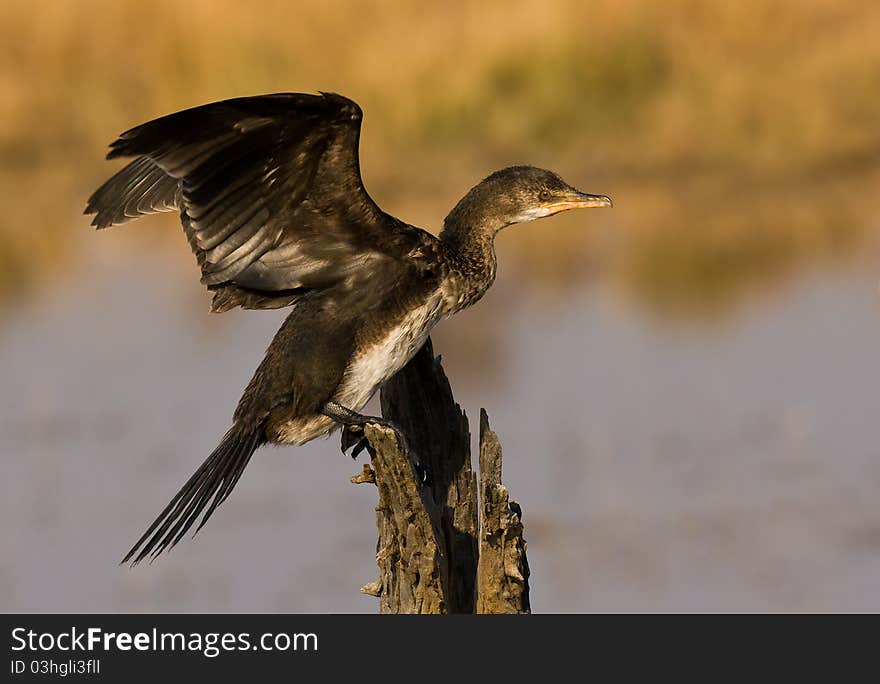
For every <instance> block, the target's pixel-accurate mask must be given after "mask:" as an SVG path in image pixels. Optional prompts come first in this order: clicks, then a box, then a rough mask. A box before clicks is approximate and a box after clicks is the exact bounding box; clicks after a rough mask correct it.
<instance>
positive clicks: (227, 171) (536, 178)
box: [85, 93, 611, 563]
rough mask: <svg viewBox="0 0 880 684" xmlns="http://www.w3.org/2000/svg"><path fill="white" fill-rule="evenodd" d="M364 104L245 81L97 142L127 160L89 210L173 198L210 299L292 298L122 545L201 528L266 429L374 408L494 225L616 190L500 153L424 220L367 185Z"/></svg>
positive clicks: (333, 419) (281, 430)
mask: <svg viewBox="0 0 880 684" xmlns="http://www.w3.org/2000/svg"><path fill="white" fill-rule="evenodd" d="M361 118H362V113H361V109H360V107H358V105H357V104H356V103H355V102H353V101H351V100H349V99H347V98H345V97H342V96H340V95H336V94H330V93H321V94H318V95H310V94H302V93H282V94H275V95H264V96H258V97H243V98H236V99H231V100H225V101H222V102H215V103H212V104H207V105H203V106H201V107H195V108H193V109H187V110H184V111H181V112H177V113H176V114H171V115H169V116H165V117H162V118H160V119H156V120H154V121H150V122H148V123H145V124H143V125H141V126H137V127H135V128H132V129H131V130H129V131H126V132H125V133H123V134H122V135H120V136H119V139H118V140H116V142H114V143H113V144H112V145H111V146H110V152H109V153H108V154H107V158H108V159H113V158H115V157H133V158H134V160H133V161H132V162H130V163H129V164H128V165H127V166H125V167H124V168H123V169H122V170H121V171H119V172H118V173H117V174H116V175H114V176H113V177H112V178H110V180H108V181H107V182H106V183H104V185H102V186H101V187H100V188H98V190H97V191H95V193H94V194H93V195H92V196H91V197H90V198H89V201H88V206H87V207H86V210H85V213H87V214H94V215H95V217H94V220H93V221H92V225H94V226H96V227H97V228H99V229H100V228H106V227H108V226H112V225H116V224H120V223H125V222H127V221H130V220H132V219H136V218H138V217H140V216H143V215H146V214H152V213H155V212H160V211H174V210H179V211H180V219H181V222H182V223H183V230H184V232H185V233H186V236H187V239H188V240H189V244H190V247H191V248H192V250H193V252H194V253H195V255H196V259H197V260H198V264H199V266H200V267H201V271H202V283H203V284H204V285H206V286H207V288H208V290H210V291H211V292H213V302H212V306H211V310H212V311H215V312H221V311H228V310H229V309H232V308H234V307H236V306H239V307H242V308H243V309H274V308H278V307H285V306H290V307H292V311H291V313H290V315H289V316H288V317H287V319H286V320H285V321H284V323H283V325H282V326H281V328H280V330H279V331H278V333H277V334H276V335H275V338H274V339H273V340H272V342H271V343H270V345H269V347H268V349H267V351H266V355H265V358H264V359H263V361H262V363H260V365H259V367H258V368H257V370H256V372H255V373H254V376H253V378H252V379H251V381H250V382H249V383H248V385H247V387H246V389H245V390H244V394H243V395H242V397H241V399H240V401H239V403H238V406H237V408H236V410H235V413H234V415H233V419H232V427H231V428H230V429H229V431H228V432H227V433H226V435H225V436H224V437H223V439H222V441H221V442H220V445H219V446H218V447H217V448H216V449H215V450H214V451H213V453H212V454H211V455H210V456H208V458H207V460H206V461H205V462H204V463H203V464H202V465H201V467H199V469H198V470H197V471H196V472H195V474H194V475H193V476H192V477H191V478H190V479H189V481H188V482H187V483H186V484H185V485H184V486H183V488H182V489H181V490H180V492H178V494H177V495H176V496H175V497H174V498H173V499H172V500H171V503H169V504H168V506H167V507H166V508H165V510H164V511H162V513H161V514H160V515H159V517H158V518H157V519H156V521H155V522H154V523H153V524H152V525H151V526H150V528H149V529H148V530H147V531H146V533H145V534H144V535H143V536H142V537H141V538H140V539H139V540H138V541H137V543H136V544H135V545H134V547H133V548H132V549H131V550H130V551H129V552H128V554H127V555H126V556H125V558H124V560H123V562H129V561H131V562H132V563H137V562H139V561H141V560H142V559H144V558H146V557H147V556H153V557H155V556H157V555H158V554H160V553H161V552H162V551H163V550H164V549H166V548H168V547H171V546H173V545H174V544H176V543H177V542H178V541H179V540H180V539H181V537H182V536H183V535H184V533H186V531H187V530H188V529H190V528H191V526H192V525H193V524H194V523H195V522H196V519H197V518H198V516H199V515H202V517H201V521H200V523H199V525H198V528H197V530H198V529H200V528H201V526H202V525H204V524H205V522H207V520H208V518H210V517H211V514H212V513H213V512H214V510H215V509H216V508H217V506H219V505H220V504H221V503H223V501H224V500H225V499H226V497H227V496H229V494H230V492H231V491H232V489H233V487H235V484H236V482H238V479H239V477H241V473H242V471H243V470H244V468H245V466H247V464H248V461H249V460H250V458H251V455H252V454H253V453H254V451H255V450H256V449H257V448H258V447H260V446H261V445H263V444H266V443H267V442H272V443H275V444H303V443H305V442H308V441H309V440H311V439H314V438H315V437H318V436H320V435H324V434H327V433H328V432H330V431H331V430H332V429H334V428H336V427H339V426H343V429H344V430H345V429H346V427H347V428H348V429H350V430H351V431H352V433H353V434H356V433H357V428H360V429H361V431H362V428H363V425H364V424H366V423H370V422H376V423H385V422H384V421H383V420H382V419H381V418H377V417H373V416H365V415H361V414H360V413H359V411H360V410H361V409H362V408H363V406H364V405H365V404H366V403H367V401H368V400H369V399H370V397H372V396H373V394H374V393H375V392H376V390H377V389H378V388H379V387H381V386H382V384H383V383H384V382H385V381H386V380H388V379H389V378H390V377H391V376H392V375H393V374H394V373H395V372H397V371H398V370H399V369H400V368H402V367H403V366H404V365H405V364H406V363H407V361H409V360H410V358H412V356H413V355H414V354H415V353H416V352H417V351H418V350H419V348H420V347H421V345H422V344H423V343H424V341H425V339H426V338H427V336H428V333H429V331H430V330H431V328H432V327H433V326H434V325H435V324H437V323H438V322H439V321H440V320H441V319H442V318H445V317H446V316H449V315H451V314H453V313H455V312H456V311H459V310H460V309H463V308H465V307H467V306H470V305H471V304H473V303H474V302H476V301H477V300H478V299H480V298H481V297H482V296H483V294H484V293H485V292H486V290H487V289H488V288H489V286H490V285H491V284H492V282H493V280H494V279H495V267H496V261H495V248H494V240H495V236H496V234H497V233H498V231H500V230H501V229H502V228H505V227H506V226H509V225H512V224H514V223H521V222H523V221H531V220H533V219H537V218H542V217H545V216H551V215H553V214H556V213H558V212H561V211H566V210H568V209H578V208H581V207H605V206H611V200H610V199H609V198H608V197H606V196H604V195H588V194H585V193H582V192H580V191H578V190H575V189H574V188H573V187H571V186H570V185H568V184H567V183H565V182H564V181H563V180H562V179H561V178H560V177H559V176H558V175H556V174H555V173H552V172H551V171H545V170H543V169H537V168H534V167H530V166H513V167H510V168H506V169H502V170H501V171H496V172H495V173H493V174H492V175H490V176H488V177H487V178H485V179H484V180H483V181H481V182H480V183H479V184H477V185H476V186H475V187H474V188H472V189H471V190H470V192H468V193H467V195H465V196H464V198H463V199H462V200H461V201H460V202H459V203H458V204H457V205H456V206H455V208H454V209H453V210H452V211H451V212H450V213H449V215H448V216H447V217H446V219H445V221H444V225H443V230H442V232H441V233H440V236H439V238H438V237H435V236H434V235H431V234H430V233H428V232H426V231H424V230H422V229H420V228H416V227H415V226H411V225H409V224H407V223H404V222H403V221H401V220H399V219H396V218H394V217H393V216H389V215H388V214H386V213H385V212H384V211H382V210H381V209H380V208H379V207H378V206H377V205H376V204H375V202H373V200H372V199H371V198H370V196H369V194H367V191H366V190H365V189H364V185H363V182H362V181H361V175H360V166H359V161H358V139H359V136H360V127H361ZM385 424H387V423H385ZM344 436H345V434H344ZM343 441H344V444H345V442H346V441H349V443H350V440H345V439H344V440H343Z"/></svg>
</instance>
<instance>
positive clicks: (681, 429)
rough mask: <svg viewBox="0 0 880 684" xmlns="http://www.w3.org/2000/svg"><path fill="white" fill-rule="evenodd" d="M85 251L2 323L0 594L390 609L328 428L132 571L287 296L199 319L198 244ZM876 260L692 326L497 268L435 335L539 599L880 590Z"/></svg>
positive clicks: (658, 601) (835, 599) (594, 291)
mask: <svg viewBox="0 0 880 684" xmlns="http://www.w3.org/2000/svg"><path fill="white" fill-rule="evenodd" d="M89 249H90V250H91V253H90V255H88V256H83V257H82V258H81V259H79V261H80V263H81V267H80V268H79V269H78V271H77V273H76V274H75V275H74V276H73V277H71V278H70V279H68V280H66V281H64V282H62V283H61V284H60V285H57V284H56V288H57V289H56V290H55V291H54V292H52V293H45V294H44V295H43V296H41V297H40V298H39V299H38V300H37V301H35V302H34V303H33V305H32V306H30V307H28V308H27V309H26V310H20V311H15V312H8V313H7V314H6V316H5V318H4V323H3V328H2V331H0V374H2V377H3V379H4V386H5V391H4V392H3V394H2V395H0V451H2V454H3V458H2V469H3V472H2V480H3V483H4V485H3V486H4V493H3V496H2V497H0V501H2V503H0V521H2V522H0V529H2V532H3V534H2V539H3V555H2V559H0V599H2V606H0V607H2V608H3V609H4V610H9V611H48V610H52V611H58V610H61V611H126V610H140V611H276V610H286V611H366V612H372V611H374V610H375V609H376V603H375V599H372V598H370V597H366V596H361V595H359V594H358V588H359V587H360V586H361V585H362V584H364V583H366V582H368V581H370V580H372V579H373V578H374V574H375V563H374V560H373V554H374V552H375V528H374V520H373V514H372V509H373V506H374V504H375V499H376V495H375V492H374V491H373V490H371V489H370V488H369V487H365V486H354V485H351V484H349V482H348V478H349V476H350V475H352V474H354V473H355V472H356V471H357V470H358V469H359V466H357V465H354V464H352V463H351V461H350V460H349V459H348V458H347V457H345V456H343V455H341V454H340V453H339V451H338V444H337V442H336V440H335V439H332V440H330V441H326V440H320V441H318V442H315V443H312V444H310V445H307V446H306V447H302V448H293V447H290V448H264V449H263V450H261V451H260V452H258V455H257V457H255V459H254V461H253V462H252V465H251V466H250V468H249V469H248V474H247V475H246V476H245V477H244V478H243V479H242V481H241V482H240V484H239V486H238V488H237V489H236V493H235V495H234V496H232V497H231V498H230V499H229V501H228V502H227V503H226V504H225V505H224V506H223V507H222V508H221V509H220V510H219V511H218V512H217V513H216V515H215V516H214V518H213V519H212V521H211V524H210V525H208V526H207V527H206V528H205V529H203V530H202V532H200V533H199V535H198V538H197V540H196V541H195V542H191V541H187V542H185V543H182V544H181V545H180V546H179V547H177V548H176V549H175V550H174V551H173V552H172V553H171V554H170V555H167V556H165V557H163V558H162V559H161V560H160V561H158V562H156V563H154V564H153V565H151V566H148V565H145V566H142V567H139V568H137V569H135V570H130V569H127V568H122V567H119V566H118V565H117V562H118V560H119V559H120V558H121V556H122V555H123V553H124V552H125V551H126V550H127V548H128V547H129V545H130V544H131V543H132V542H133V541H134V540H135V539H136V538H137V536H139V534H140V532H141V531H142V529H143V527H144V526H145V525H146V524H147V523H149V522H150V521H151V520H152V519H153V517H154V516H155V514H156V513H157V512H158V511H159V510H160V508H161V507H162V506H163V505H164V504H165V502H166V501H167V499H168V498H169V497H170V496H171V495H172V494H173V493H174V492H175V491H176V490H177V488H178V486H179V485H180V484H181V483H182V482H183V481H184V480H185V479H186V478H187V477H188V476H189V475H190V474H191V472H192V471H193V470H194V469H195V467H196V466H197V465H198V464H199V463H200V462H201V461H202V459H203V458H204V456H205V455H206V454H207V453H209V452H210V450H211V449H212V448H213V447H214V445H215V442H216V441H217V439H219V437H220V436H221V435H222V433H223V431H224V430H225V429H226V427H227V421H228V418H229V415H230V414H231V411H232V409H233V407H234V404H235V401H236V400H237V398H238V395H239V392H240V390H241V388H242V387H243V386H244V384H245V383H246V382H247V380H248V379H249V377H250V374H251V372H252V370H253V368H254V367H255V365H256V363H257V362H258V359H259V357H260V354H261V353H262V350H263V349H264V347H265V345H266V344H267V342H268V340H269V338H270V337H271V335H272V334H273V332H274V330H275V329H276V327H277V325H278V323H279V321H280V320H281V318H282V317H283V315H284V314H283V312H246V313H245V312H232V313H229V314H224V315H223V316H210V315H208V314H207V313H204V312H205V311H206V310H207V305H208V297H207V295H204V294H203V293H202V292H201V291H200V290H199V286H198V285H197V282H196V277H195V275H194V273H195V268H194V266H193V265H192V264H191V263H189V261H191V259H190V255H188V254H183V253H182V250H181V253H177V252H174V253H173V254H172V253H170V252H169V254H167V255H165V254H163V255H161V256H157V257H156V260H157V261H162V262H163V263H165V262H166V261H167V262H168V263H171V264H172V265H173V266H175V267H172V268H171V269H170V270H169V271H168V273H167V274H166V275H165V276H164V277H163V279H162V280H156V279H155V278H152V277H150V274H148V273H146V272H145V270H144V269H143V268H142V267H136V266H134V264H135V263H137V262H136V261H135V259H134V256H135V254H134V253H133V252H132V251H131V250H128V249H120V248H119V247H118V245H117V244H115V243H113V241H108V240H93V241H90V242H89ZM114 250H116V251H114ZM874 261H875V263H870V264H863V265H861V266H858V267H852V268H850V269H849V270H848V271H847V272H846V273H836V274H832V273H827V274H824V275H818V276H812V277H806V276H805V277H801V278H800V279H798V280H795V281H794V282H792V283H791V285H790V286H789V287H788V288H787V289H786V290H785V291H784V292H782V293H777V294H775V295H774V296H773V297H760V298H757V299H755V300H754V301H755V306H753V307H752V308H751V309H750V310H748V311H746V312H744V313H743V314H742V315H741V316H739V317H737V318H735V319H733V320H730V321H727V322H726V323H725V324H724V325H723V327H720V328H716V329H706V328H701V329H698V330H693V329H689V328H686V329H675V328H673V329H671V330H670V329H666V328H663V327H659V328H658V327H655V326H653V325H650V324H646V323H645V321H644V320H643V319H642V318H641V317H639V316H637V315H635V314H634V313H633V312H632V311H631V310H630V309H629V308H627V307H626V306H625V305H622V304H620V302H619V301H618V300H617V299H616V298H615V297H616V295H614V294H613V293H612V291H609V290H607V289H606V288H605V287H604V286H596V287H593V288H590V289H583V290H582V291H569V292H568V293H567V295H566V298H565V300H564V301H563V302H561V303H560V302H556V303H555V304H554V305H553V306H552V307H551V308H548V306H547V303H546V301H545V300H543V299H539V298H538V297H537V296H532V295H529V292H530V291H531V288H530V285H529V278H530V276H529V274H527V273H519V274H517V273H514V272H513V270H511V269H507V270H504V269H502V272H501V274H500V276H499V282H498V285H497V286H496V289H495V290H493V292H491V293H490V294H489V295H488V296H487V298H486V300H485V301H483V302H482V303H480V304H479V305H478V307H477V308H476V309H474V310H472V311H469V312H464V313H463V314H461V315H460V316H459V317H457V318H456V320H454V321H448V322H446V323H445V324H444V325H443V326H442V327H441V329H440V330H438V332H437V334H436V335H435V348H436V349H437V350H438V352H441V353H442V354H443V356H444V360H445V365H446V368H447V372H448V373H449V375H450V378H451V380H452V382H453V386H454V387H455V389H456V393H457V398H458V399H459V401H460V402H461V403H462V405H463V406H464V407H465V408H466V409H467V411H468V414H469V415H470V416H471V417H474V416H476V414H477V410H478V409H479V407H480V406H485V407H487V409H488V410H489V413H490V416H491V418H492V422H493V427H494V428H495V429H496V430H497V431H498V433H499V435H500V436H501V439H502V442H503V444H504V447H505V457H506V458H505V481H506V483H507V484H508V486H509V487H510V489H511V492H512V495H513V497H514V498H516V499H517V500H519V501H520V502H521V503H522V505H523V508H524V512H525V522H526V536H527V538H528V541H529V555H530V564H531V566H532V569H533V606H534V609H535V610H536V611H540V612H547V611H562V610H565V611H588V610H643V609H647V610H764V609H771V610H773V609H785V610H789V609H799V610H808V609H812V610H832V609H837V610H864V609H871V610H880V508H878V506H877V503H876V501H877V491H878V488H880V446H878V445H880V440H878V439H877V433H878V430H880V428H878V425H877V419H876V407H877V405H878V402H877V398H878V393H880V389H878V388H880V365H878V363H877V350H878V349H880V310H878V305H877V296H876V286H877V274H878V273H880V263H876V262H877V261H878V260H876V259H875V260H874ZM179 264H185V267H182V268H177V267H176V266H177V265H179ZM193 302H195V303H196V304H197V305H196V306H194V305H193Z"/></svg>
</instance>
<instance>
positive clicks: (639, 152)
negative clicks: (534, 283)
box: [0, 0, 880, 316]
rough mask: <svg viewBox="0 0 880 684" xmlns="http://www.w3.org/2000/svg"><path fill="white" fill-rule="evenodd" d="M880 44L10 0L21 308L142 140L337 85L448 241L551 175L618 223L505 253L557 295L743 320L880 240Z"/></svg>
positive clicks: (733, 19) (282, 7) (730, 20)
mask: <svg viewBox="0 0 880 684" xmlns="http://www.w3.org/2000/svg"><path fill="white" fill-rule="evenodd" d="M878 35H880V5H877V3H873V2H870V1H867V0H850V1H849V2H847V3H840V2H832V1H830V0H802V1H800V2H795V1H793V0H751V1H750V2H748V3H736V4H735V3H724V2H720V1H716V0H707V1H702V2H700V1H696V0H669V1H667V2H664V3H656V2H649V1H647V0H623V1H620V0H618V1H611V0H600V1H596V2H590V3H583V2H575V1H559V2H548V1H547V0H544V1H538V0H521V1H518V2H516V1H512V0H508V1H506V2H495V1H491V2H481V3H465V2H442V3H440V2H437V3H424V2H419V3H412V4H406V3H401V2H391V1H388V0H384V1H378V2H357V1H352V2H343V1H342V0H330V1H329V2H323V3H320V4H319V3H315V4H304V3H286V2H249V3H238V2H233V1H232V0H213V1H208V0H194V1H190V2H180V1H179V0H178V1H174V2H172V1H170V0H153V1H151V2H125V1H120V0H116V1H115V2H111V1H109V0H83V1H81V2H74V1H73V0H70V1H68V2H62V1H52V0H36V1H30V2H23V1H21V0H12V1H10V0H7V1H6V2H5V3H3V4H2V5H0V193H2V195H0V199H2V202H3V204H2V206H3V211H2V214H0V298H4V297H5V298H10V297H20V296H22V295H23V293H26V292H28V291H29V290H31V289H33V288H35V287H38V286H40V285H41V284H43V283H45V282H46V280H47V277H48V276H49V274H52V273H57V272H62V271H63V270H64V268H65V265H66V264H67V263H69V261H70V259H71V258H73V255H74V254H75V252H76V250H77V249H81V248H83V247H82V246H83V244H84V243H86V242H87V241H88V240H90V239H92V238H93V236H90V235H88V233H87V232H86V230H85V227H86V225H87V223H88V221H87V220H86V219H84V218H83V217H81V216H80V215H79V214H80V212H81V210H82V206H83V204H84V200H85V197H87V195H88V194H89V192H90V191H91V190H92V189H94V187H95V186H96V184H98V183H99V182H101V180H103V178H104V177H105V176H107V175H108V174H109V173H110V172H111V171H112V170H113V168H115V167H112V166H111V165H110V164H107V163H104V162H103V161H102V156H103V152H104V150H105V146H106V144H107V143H109V142H110V141H111V140H112V139H113V137H114V136H115V135H116V134H117V133H118V132H120V131H121V130H123V129H125V128H128V127H130V126H132V125H134V124H137V123H140V122H142V121H145V120H147V119H149V118H152V117H155V116H158V115H161V114H165V113H168V112H171V111H174V110H177V109H180V108H183V107H187V106H192V105H195V104H199V103H202V102H207V101H211V100H217V99H222V98H226V97H233V96H238V95H245V94H255V93H261V92H273V91H289V90H301V91H314V90H319V89H320V90H333V91H338V92H342V93H344V94H346V95H348V96H350V97H353V98H354V99H356V100H357V101H358V102H360V103H361V105H362V106H363V108H364V110H365V113H366V118H365V124H364V136H363V140H362V157H363V170H364V175H365V179H366V181H367V184H368V187H369V188H370V190H371V192H372V193H373V194H374V195H375V196H376V199H377V200H378V201H379V202H380V204H382V205H383V206H384V207H385V208H386V209H388V210H389V211H391V212H392V213H397V214H398V215H400V216H401V217H403V218H405V219H407V220H410V221H412V222H414V223H418V224H420V225H424V226H425V227H426V228H429V229H432V230H436V229H437V228H438V227H439V226H440V223H441V220H442V216H443V214H444V213H445V211H446V210H448V209H449V208H450V207H452V206H453V204H454V203H455V201H456V200H457V199H458V197H459V196H460V195H461V194H463V192H464V191H465V190H466V189H467V187H469V186H470V185H471V184H472V183H473V182H474V181H475V180H477V179H478V178H479V177H481V176H482V175H485V174H486V173H488V172H489V171H491V170H492V169H493V168H495V167H497V166H500V165H503V164H508V163H514V162H529V163H534V164H536V165H542V166H547V167H550V168H554V169H557V170H559V171H560V172H562V173H563V175H564V176H565V177H566V178H567V179H569V180H570V181H571V182H572V183H574V184H576V185H579V186H582V187H583V189H585V190H588V191H596V192H604V193H608V194H611V195H612V196H613V197H614V198H615V203H616V207H615V209H614V210H613V213H603V214H602V215H601V217H599V218H596V217H595V215H591V216H589V217H588V218H587V217H577V218H576V219H575V218H570V217H567V219H566V220H565V221H563V220H562V219H558V220H557V225H556V226H554V227H553V228H551V227H550V226H549V225H542V226H541V228H540V229H538V228H533V227H527V228H522V229H519V230H514V231H511V236H510V237H509V238H508V237H507V236H505V240H509V244H510V247H509V250H508V251H509V252H510V253H513V254H516V255H517V257H518V259H520V260H521V263H522V264H526V263H527V264H528V265H529V266H530V267H532V268H535V269H536V270H537V271H538V273H539V274H540V279H541V280H542V281H543V282H546V283H547V284H548V285H550V286H552V285H554V284H559V283H568V284H569V286H570V282H571V281H572V279H574V278H577V277H579V276H583V277H586V276H588V275H592V274H594V273H596V272H600V273H602V274H605V275H607V276H609V277H611V278H612V279H613V281H614V282H616V283H619V284H620V286H621V288H622V289H623V291H625V292H627V293H630V294H631V295H632V296H634V297H635V298H636V299H637V301H639V302H641V303H642V304H644V305H645V306H646V307H647V308H648V309H649V310H651V311H654V312H659V313H664V314H665V313H667V312H675V313H684V314H686V315H691V314H697V315H701V316H702V315H706V314H709V315H711V314H714V313H718V312H724V311H726V310H729V308H730V307H731V306H732V304H733V303H735V302H738V301H740V300H741V299H742V298H743V296H744V295H747V294H748V293H750V292H752V291H755V290H756V289H760V288H764V287H765V286H767V285H768V284H772V283H774V282H781V281H782V280H784V279H785V278H786V277H787V276H788V275H789V274H790V273H792V272H793V271H794V270H795V269H796V268H800V267H803V266H804V265H808V264H811V263H815V262H817V261H826V260H828V259H838V258H840V257H841V256H848V255H852V254H853V253H857V251H858V248H859V247H860V246H864V245H866V244H870V240H871V239H872V238H874V237H876V230H875V228H876V224H877V210H878V199H877V193H876V192H874V188H876V187H877V185H876V184H877V181H878V170H880V169H878V156H880V126H878V125H877V124H878V121H880V117H878V114H880V41H878V40H877V36H878ZM608 223H610V224H612V225H613V230H614V231H615V232H616V233H617V234H618V235H619V236H620V238H619V240H618V244H616V245H615V249H614V250H611V251H608V252H607V253H605V252H603V253H601V257H602V258H601V260H599V259H598V258H597V256H596V255H597V254H598V252H597V242H598V241H597V239H596V237H595V231H596V229H595V226H596V225H599V224H608ZM585 224H586V225H589V226H590V228H589V229H586V230H585V229H584V227H583V226H584V225H585ZM121 232H124V233H126V234H130V235H131V236H132V238H131V239H134V240H154V239H156V237H155V236H157V235H159V233H156V232H154V231H141V230H134V229H128V230H124V231H121ZM163 232H165V233H168V234H169V235H170V234H172V231H163ZM176 237H179V236H176ZM171 241H172V242H173V246H174V248H175V249H181V248H182V246H183V241H182V239H178V240H171ZM157 258H161V257H157Z"/></svg>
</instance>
